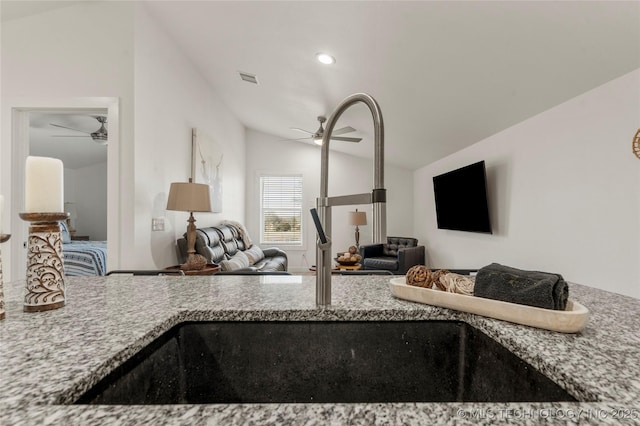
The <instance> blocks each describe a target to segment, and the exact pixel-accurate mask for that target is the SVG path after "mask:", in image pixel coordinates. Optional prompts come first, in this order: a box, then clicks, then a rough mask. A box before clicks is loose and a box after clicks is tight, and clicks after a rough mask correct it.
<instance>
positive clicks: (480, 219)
mask: <svg viewBox="0 0 640 426" xmlns="http://www.w3.org/2000/svg"><path fill="white" fill-rule="evenodd" d="M433 192H434V195H435V204H436V218H437V222H438V228H439V229H451V230H456V231H467V232H481V233H488V234H491V222H490V221H489V205H488V203H487V179H486V171H485V167H484V161H479V162H477V163H474V164H470V165H468V166H465V167H462V168H460V169H456V170H453V171H450V172H447V173H444V174H441V175H439V176H434V177H433Z"/></svg>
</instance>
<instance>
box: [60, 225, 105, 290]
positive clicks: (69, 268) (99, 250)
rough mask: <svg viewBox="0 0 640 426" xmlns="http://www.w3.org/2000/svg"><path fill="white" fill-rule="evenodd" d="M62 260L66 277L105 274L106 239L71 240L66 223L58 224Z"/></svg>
mask: <svg viewBox="0 0 640 426" xmlns="http://www.w3.org/2000/svg"><path fill="white" fill-rule="evenodd" d="M60 228H61V229H60V231H61V234H62V260H63V261H64V274H65V275H66V276H68V277H74V276H88V275H105V274H106V272H107V242H106V241H73V240H71V235H70V234H69V230H68V228H67V224H66V223H64V222H62V223H61V224H60Z"/></svg>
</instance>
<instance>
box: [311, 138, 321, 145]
mask: <svg viewBox="0 0 640 426" xmlns="http://www.w3.org/2000/svg"><path fill="white" fill-rule="evenodd" d="M313 143H315V144H316V145H322V137H317V138H313Z"/></svg>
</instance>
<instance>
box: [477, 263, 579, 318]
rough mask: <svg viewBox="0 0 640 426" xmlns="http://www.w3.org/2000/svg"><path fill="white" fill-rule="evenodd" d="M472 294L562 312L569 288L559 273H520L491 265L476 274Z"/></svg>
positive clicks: (565, 305) (512, 269)
mask: <svg viewBox="0 0 640 426" xmlns="http://www.w3.org/2000/svg"><path fill="white" fill-rule="evenodd" d="M473 295H474V296H478V297H485V298H488V299H495V300H502V301H504V302H511V303H519V304H521V305H529V306H536V307H539V308H546V309H555V310H559V311H564V310H565V309H566V307H567V300H568V298H569V287H568V286H567V283H566V281H565V280H564V279H563V278H562V275H559V274H550V273H547V272H536V271H523V270H521V269H516V268H511V267H509V266H504V265H500V264H498V263H492V264H491V265H488V266H485V267H484V268H481V269H480V270H479V271H478V274H477V275H476V283H475V287H474V290H473Z"/></svg>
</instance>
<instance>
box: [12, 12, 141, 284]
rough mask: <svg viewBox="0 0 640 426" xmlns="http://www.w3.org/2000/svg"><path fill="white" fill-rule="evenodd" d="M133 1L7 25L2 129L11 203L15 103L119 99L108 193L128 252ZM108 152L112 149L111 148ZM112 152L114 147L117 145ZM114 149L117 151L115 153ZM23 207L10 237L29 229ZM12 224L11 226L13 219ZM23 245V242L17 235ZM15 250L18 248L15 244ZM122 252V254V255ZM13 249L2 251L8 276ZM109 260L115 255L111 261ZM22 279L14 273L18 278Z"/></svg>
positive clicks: (14, 209)
mask: <svg viewBox="0 0 640 426" xmlns="http://www.w3.org/2000/svg"><path fill="white" fill-rule="evenodd" d="M133 18H134V4H133V2H78V3H77V4H75V5H73V6H69V7H64V8H60V9H55V10H51V11H48V12H44V13H41V14H37V15H33V16H28V17H25V18H21V19H15V20H10V21H5V22H3V23H2V28H1V31H2V54H1V57H2V63H1V67H2V70H1V84H2V105H1V110H2V114H1V117H2V126H1V127H2V133H1V136H2V137H1V138H0V164H1V169H2V170H1V173H0V193H2V194H4V195H5V198H6V199H8V200H11V194H12V191H13V190H14V188H16V185H14V183H13V182H12V178H11V176H12V172H13V165H12V163H11V159H12V147H11V144H12V140H11V139H12V136H11V135H12V133H11V129H12V123H11V120H12V118H11V117H12V109H13V108H14V107H15V106H16V105H18V104H19V105H20V106H25V105H26V106H28V105H27V104H28V103H29V102H33V103H34V104H37V105H38V106H41V105H44V104H45V103H46V106H47V107H52V108H55V107H57V106H60V105H56V100H64V101H65V102H67V101H68V100H69V99H80V98H82V99H85V98H87V99H88V98H91V99H96V98H98V97H99V98H101V99H102V98H105V99H106V98H118V99H119V112H120V120H119V124H120V127H119V140H120V142H121V144H120V146H119V147H118V148H119V151H118V152H119V155H120V157H119V159H118V160H119V163H120V165H119V170H118V173H117V174H118V176H119V177H118V178H117V179H119V182H120V184H119V185H116V186H114V187H111V188H109V196H110V197H113V199H117V200H118V203H119V204H120V212H119V214H120V218H119V222H120V223H119V224H120V225H121V227H120V228H119V229H117V228H116V229H115V231H114V232H116V236H117V237H118V238H116V239H119V240H120V241H121V242H122V247H124V248H125V253H124V255H125V256H127V257H129V256H131V253H130V252H127V251H126V250H127V249H128V248H129V247H131V246H132V244H129V241H130V240H131V239H132V236H133V232H132V229H133V222H132V218H133V214H132V212H133V205H134V203H133V191H132V189H131V188H130V187H129V186H128V185H127V183H128V182H131V181H132V179H133V168H134V164H133V145H134V140H133V121H134V120H133V103H134V100H133V61H134V55H133ZM109 149H110V150H111V149H112V147H111V146H110V147H109ZM114 149H115V148H114ZM114 152H115V151H114ZM22 207H23V206H14V205H13V204H12V203H11V201H8V205H7V206H6V214H5V216H6V219H5V223H4V226H5V229H7V227H8V226H10V229H11V230H12V233H13V234H16V232H15V231H16V229H18V227H25V226H27V225H26V224H25V223H24V222H23V221H21V220H20V219H19V218H18V217H17V212H18V211H19V210H20V209H21V208H22ZM9 222H10V223H9ZM12 241H13V242H14V243H16V242H17V244H18V246H17V247H20V245H21V244H20V241H18V239H17V238H13V239H12ZM13 248H15V247H13ZM110 249H111V248H110ZM117 254H118V255H120V253H119V252H117ZM10 259H11V251H10V250H3V266H4V267H5V278H6V279H10V278H8V276H11V271H10V270H9V271H7V268H8V266H9V265H11V262H10V261H9V260H10ZM110 260H111V259H110ZM20 275H21V276H24V270H20V271H16V274H15V276H14V278H16V279H17V278H20Z"/></svg>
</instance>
